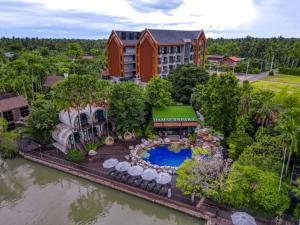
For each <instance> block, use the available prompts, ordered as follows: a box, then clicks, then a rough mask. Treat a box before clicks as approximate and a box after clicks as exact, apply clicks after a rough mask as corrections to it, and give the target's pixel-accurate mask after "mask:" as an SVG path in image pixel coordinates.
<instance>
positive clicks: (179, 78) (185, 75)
mask: <svg viewBox="0 0 300 225" xmlns="http://www.w3.org/2000/svg"><path fill="white" fill-rule="evenodd" d="M208 77H209V74H208V73H207V72H206V71H205V69H204V68H202V67H200V66H197V65H194V64H188V65H181V66H178V67H177V68H176V69H175V70H173V71H171V72H170V74H169V76H168V80H169V81H170V82H171V84H172V96H173V98H174V100H175V101H178V102H182V103H184V104H189V103H190V98H191V94H192V92H193V89H194V88H195V87H196V86H197V85H198V84H205V83H206V82H207V80H208Z"/></svg>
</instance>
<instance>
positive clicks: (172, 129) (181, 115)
mask: <svg viewBox="0 0 300 225" xmlns="http://www.w3.org/2000/svg"><path fill="white" fill-rule="evenodd" d="M152 115H153V127H154V129H155V130H156V131H165V132H167V133H170V134H181V133H182V131H185V132H187V133H190V132H192V131H193V130H194V129H195V128H196V127H197V125H198V124H199V119H198V118H197V116H196V113H195V111H194V109H193V107H192V106H190V105H180V106H167V107H164V108H153V110H152Z"/></svg>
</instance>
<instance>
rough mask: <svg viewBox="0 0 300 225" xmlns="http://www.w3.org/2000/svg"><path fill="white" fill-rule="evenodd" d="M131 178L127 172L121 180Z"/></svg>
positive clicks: (124, 181) (125, 180) (124, 180)
mask: <svg viewBox="0 0 300 225" xmlns="http://www.w3.org/2000/svg"><path fill="white" fill-rule="evenodd" d="M129 178H130V175H129V174H128V173H126V174H125V175H123V176H122V179H121V182H123V183H126V182H127V180H128V179H129Z"/></svg>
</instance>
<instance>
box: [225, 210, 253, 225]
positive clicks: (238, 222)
mask: <svg viewBox="0 0 300 225" xmlns="http://www.w3.org/2000/svg"><path fill="white" fill-rule="evenodd" d="M231 219H232V222H233V224H234V225H257V224H256V222H255V219H254V217H252V216H250V215H249V214H248V213H245V212H235V213H233V214H232V215H231Z"/></svg>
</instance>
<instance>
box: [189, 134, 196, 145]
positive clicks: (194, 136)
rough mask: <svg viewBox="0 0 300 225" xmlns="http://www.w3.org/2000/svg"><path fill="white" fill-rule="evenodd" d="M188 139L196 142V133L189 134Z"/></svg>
mask: <svg viewBox="0 0 300 225" xmlns="http://www.w3.org/2000/svg"><path fill="white" fill-rule="evenodd" d="M188 138H189V141H190V142H193V143H194V142H196V139H197V135H196V134H195V133H193V134H189V137H188Z"/></svg>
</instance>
